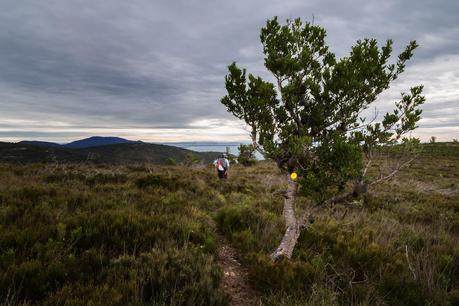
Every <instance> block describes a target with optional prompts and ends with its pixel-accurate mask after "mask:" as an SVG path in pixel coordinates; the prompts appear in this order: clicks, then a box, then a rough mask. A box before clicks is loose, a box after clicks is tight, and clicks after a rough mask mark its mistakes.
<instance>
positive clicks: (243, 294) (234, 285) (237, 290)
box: [217, 239, 261, 306]
mask: <svg viewBox="0 0 459 306" xmlns="http://www.w3.org/2000/svg"><path fill="white" fill-rule="evenodd" d="M217 262H218V265H219V266H220V267H221V268H222V270H223V288H224V289H225V290H226V292H227V293H228V294H229V295H230V296H231V305H234V306H240V305H244V306H245V305H261V302H260V299H259V297H258V296H257V294H256V292H255V291H254V290H253V289H252V288H251V287H250V286H249V283H248V272H247V270H246V269H244V268H243V267H242V266H241V264H240V263H239V261H238V260H237V254H236V251H235V250H234V249H233V248H232V247H231V246H230V245H229V244H228V243H227V242H226V241H224V240H223V239H221V240H220V243H219V249H218V258H217Z"/></svg>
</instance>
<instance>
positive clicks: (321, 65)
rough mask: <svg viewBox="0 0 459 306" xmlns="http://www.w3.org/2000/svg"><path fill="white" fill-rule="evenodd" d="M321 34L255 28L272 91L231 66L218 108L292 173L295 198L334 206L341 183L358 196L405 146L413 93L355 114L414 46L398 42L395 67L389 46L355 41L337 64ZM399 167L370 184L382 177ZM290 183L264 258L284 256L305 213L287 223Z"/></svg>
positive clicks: (416, 94)
mask: <svg viewBox="0 0 459 306" xmlns="http://www.w3.org/2000/svg"><path fill="white" fill-rule="evenodd" d="M325 36H326V32H325V30H324V29H323V28H321V27H319V26H317V25H314V24H311V23H303V22H301V20H300V19H295V20H287V23H286V24H285V25H281V24H279V22H278V20H277V18H274V19H272V20H268V21H267V23H266V26H265V27H263V28H262V30H261V35H260V39H261V43H262V45H263V52H264V55H265V67H266V68H267V69H268V70H269V71H270V72H271V73H272V74H273V76H274V79H275V81H276V82H275V83H276V84H275V85H274V84H273V83H271V82H268V81H265V80H263V79H262V78H261V77H256V76H253V75H252V74H249V75H248V76H247V74H246V70H245V69H240V68H238V67H237V65H236V64H235V63H233V64H231V65H229V67H228V69H229V73H228V75H227V76H226V77H225V85H226V89H227V95H226V96H224V97H223V98H222V99H221V102H222V103H223V104H224V105H225V106H226V107H227V109H228V111H229V112H231V113H232V114H233V115H234V116H236V117H237V118H239V119H242V120H244V121H245V122H246V124H247V125H248V126H249V127H250V128H251V138H252V144H253V146H254V148H256V149H257V150H258V151H259V152H260V153H261V154H262V155H264V156H265V158H271V159H273V160H275V161H276V163H277V165H278V167H279V168H280V169H282V170H284V171H285V172H287V173H290V172H293V171H295V172H296V173H297V174H298V177H299V184H301V191H302V192H303V193H304V194H305V195H307V196H309V197H310V198H311V199H312V200H313V201H314V202H316V203H319V204H320V203H327V202H330V201H337V200H339V199H342V198H344V197H345V196H347V195H348V194H349V193H347V194H346V193H345V194H343V192H344V189H345V186H346V183H347V182H349V181H354V182H355V184H354V186H355V188H354V190H353V191H351V194H354V195H358V194H360V193H361V192H365V191H366V188H363V187H365V186H364V184H366V179H365V177H366V174H367V169H368V167H369V166H370V163H371V160H372V158H374V156H375V155H376V154H377V153H378V152H381V148H386V147H387V146H395V145H397V144H399V143H404V145H403V146H406V147H412V146H413V143H415V142H413V141H411V140H409V139H404V140H402V139H403V138H402V136H403V135H404V134H405V133H407V132H409V131H411V130H413V129H414V128H415V127H416V123H417V122H418V121H419V119H420V114H421V110H420V109H419V105H421V104H422V103H423V102H424V101H425V98H424V97H423V96H422V86H416V87H413V88H411V90H410V91H409V93H402V97H401V99H400V101H398V102H396V103H395V108H394V110H393V111H392V112H389V113H387V114H385V115H384V117H383V119H382V120H380V121H376V118H375V119H373V120H372V121H370V122H367V121H366V120H367V119H366V118H364V116H363V115H362V112H363V111H364V110H365V109H367V108H368V107H369V106H370V105H371V104H372V103H374V102H375V101H376V98H377V97H378V95H379V94H380V93H381V92H382V91H384V90H385V89H387V88H389V85H390V83H391V82H392V81H393V80H395V79H396V78H397V77H398V76H399V74H400V73H402V72H403V71H404V69H405V62H406V61H407V60H409V59H410V58H411V56H412V52H413V50H414V49H415V48H416V47H417V44H416V42H415V41H412V42H410V43H409V44H408V46H407V47H406V49H405V50H404V51H403V52H402V53H401V54H400V55H399V56H398V59H397V61H396V62H395V63H392V64H391V63H389V58H390V56H391V54H392V40H388V41H387V42H386V43H385V44H384V45H383V46H382V47H379V46H378V44H377V41H376V40H375V39H363V40H358V41H357V43H356V44H355V45H354V46H353V47H352V48H351V52H350V54H349V56H347V57H343V58H341V59H337V58H336V57H335V55H334V54H333V53H332V52H331V51H330V50H329V47H328V46H327V45H326V43H325ZM410 160H412V159H411V158H410V159H408V160H407V161H404V162H400V165H399V167H398V168H397V167H396V168H395V169H393V171H392V172H390V173H388V174H387V175H381V176H380V177H379V178H378V179H377V180H375V181H378V180H383V179H385V178H386V177H388V178H390V177H392V176H393V174H395V173H396V172H397V171H398V170H400V168H402V167H403V166H405V165H406V164H407V163H408V162H409V161H410ZM296 190H297V181H292V180H291V179H289V181H288V189H287V194H286V200H285V202H284V218H285V221H286V227H287V228H286V232H285V235H284V237H283V239H282V241H281V243H280V245H279V247H278V248H277V250H276V251H274V252H273V254H272V259H273V260H277V259H279V258H281V257H288V258H289V257H290V256H291V254H292V252H293V249H294V246H295V244H296V241H297V239H298V237H299V234H300V229H301V228H303V226H305V223H306V221H305V220H306V219H307V216H308V215H309V214H310V213H311V209H306V210H305V212H304V214H303V216H301V217H297V216H296V215H295V211H294V207H293V203H294V199H295V194H296Z"/></svg>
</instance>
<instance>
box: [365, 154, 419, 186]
mask: <svg viewBox="0 0 459 306" xmlns="http://www.w3.org/2000/svg"><path fill="white" fill-rule="evenodd" d="M416 157H417V156H414V157H412V158H411V159H409V160H407V161H406V162H404V163H403V164H401V165H400V166H398V167H397V168H396V169H395V170H394V171H392V172H391V173H389V174H388V175H386V176H383V177H381V178H379V179H377V180H376V181H373V182H371V183H370V185H374V184H376V183H379V182H381V181H385V180H388V179H390V178H392V177H393V176H394V175H396V174H397V172H399V171H400V170H401V169H403V168H405V167H406V166H408V165H409V164H410V163H411V162H412V161H413V160H415V159H416Z"/></svg>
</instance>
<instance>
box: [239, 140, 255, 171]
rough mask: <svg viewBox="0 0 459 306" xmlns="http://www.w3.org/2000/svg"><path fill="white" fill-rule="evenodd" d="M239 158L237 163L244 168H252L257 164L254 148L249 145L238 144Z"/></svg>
mask: <svg viewBox="0 0 459 306" xmlns="http://www.w3.org/2000/svg"><path fill="white" fill-rule="evenodd" d="M238 150H239V156H238V157H237V161H238V162H239V163H240V164H242V165H244V166H252V165H254V164H255V163H256V162H257V159H256V158H255V148H254V147H253V145H251V144H247V145H245V144H242V143H241V144H240V145H239V148H238Z"/></svg>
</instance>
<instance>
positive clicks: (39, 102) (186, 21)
mask: <svg viewBox="0 0 459 306" xmlns="http://www.w3.org/2000/svg"><path fill="white" fill-rule="evenodd" d="M458 13H459V1H457V0H429V1H428V0H398V1H393V0H385V1H371V0H352V1H342V0H341V1H340V0H336V1H331V0H325V1H324V0H308V1H296V0H291V1H285V0H284V1H268V0H255V1H247V0H231V1H223V0H209V1H207V0H200V1H197V0H174V1H170V0H169V1H162V0H154V1H152V0H129V1H126V0H116V1H115V0H109V1H94V0H78V1H77V0H66V1H62V0H39V1H37V0H30V1H27V0H0V29H1V30H0V141H17V140H22V139H38V140H49V141H56V142H66V141H71V140H75V139H78V138H82V137H87V136H92V135H106V136H121V137H126V138H129V139H133V140H138V139H140V140H144V141H157V142H164V141H182V140H183V141H190V140H212V141H227V140H228V141H240V140H248V133H247V131H246V130H244V125H243V124H242V123H241V122H240V121H238V120H235V119H234V118H233V117H232V115H230V114H229V113H227V112H226V109H225V107H224V106H223V105H222V104H221V103H220V102H219V100H220V98H221V97H222V96H223V95H224V94H225V90H224V79H223V78H224V75H225V74H226V66H227V65H228V64H230V63H231V62H232V61H236V62H238V63H239V64H240V65H242V66H244V67H247V68H248V70H249V72H252V73H254V74H259V75H261V76H264V77H268V76H269V74H268V73H267V72H266V70H265V69H264V66H263V54H262V48H261V44H260V41H259V32H260V28H261V27H262V26H264V24H265V23H266V20H267V19H268V18H272V17H273V16H276V15H277V16H279V18H280V20H281V21H283V20H285V19H286V18H296V17H301V18H302V19H303V20H311V19H312V16H313V15H314V16H315V17H314V20H315V23H316V24H319V25H321V26H323V27H325V29H326V30H327V34H328V36H327V42H328V43H329V45H330V47H331V49H332V51H334V52H335V53H336V54H337V56H339V57H341V56H346V55H347V54H348V52H349V50H350V46H351V45H352V44H354V43H355V41H356V40H357V39H360V38H365V37H374V38H377V39H378V41H380V42H381V43H383V42H384V41H385V40H386V39H388V38H392V39H393V40H394V43H395V51H396V52H398V51H400V50H401V49H402V48H403V47H404V46H405V45H406V44H407V43H408V42H409V41H410V40H412V39H416V40H417V41H418V43H419V45H420V47H419V48H418V49H417V50H416V52H415V55H414V59H413V60H411V61H410V62H409V63H408V68H407V70H406V72H405V73H404V75H403V77H401V78H400V79H399V80H398V81H397V82H396V83H395V84H394V85H393V86H392V87H391V89H390V90H389V91H387V92H386V93H384V94H383V95H382V96H381V97H380V99H379V102H378V104H379V106H380V108H381V111H384V110H387V109H389V107H390V105H391V103H393V102H394V101H395V100H396V99H397V98H398V97H399V96H400V92H402V91H406V90H408V89H409V87H410V86H414V85H417V84H424V86H425V94H426V97H427V102H426V104H425V105H424V106H423V110H424V112H423V119H422V121H421V122H420V128H419V129H418V130H417V131H416V133H414V136H419V137H421V138H422V139H423V140H427V139H428V138H430V136H436V137H437V139H438V140H451V139H453V138H459V115H458V113H459V18H458ZM378 104H377V105H378Z"/></svg>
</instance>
